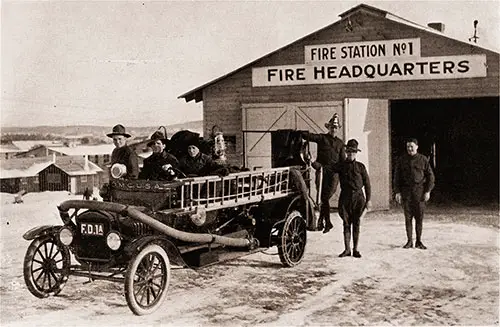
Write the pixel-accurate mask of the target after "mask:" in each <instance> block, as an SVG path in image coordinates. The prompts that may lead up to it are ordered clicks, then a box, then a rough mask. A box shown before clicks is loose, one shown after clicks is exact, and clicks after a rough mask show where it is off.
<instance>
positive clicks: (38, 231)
mask: <svg viewBox="0 0 500 327" xmlns="http://www.w3.org/2000/svg"><path fill="white" fill-rule="evenodd" d="M61 227H62V226H58V225H43V226H38V227H34V228H32V229H30V230H29V231H27V232H26V233H24V234H23V238H24V239H25V240H26V241H31V240H34V239H35V238H37V237H40V236H43V235H51V234H52V235H55V234H56V233H57V232H58V231H59V229H60V228H61Z"/></svg>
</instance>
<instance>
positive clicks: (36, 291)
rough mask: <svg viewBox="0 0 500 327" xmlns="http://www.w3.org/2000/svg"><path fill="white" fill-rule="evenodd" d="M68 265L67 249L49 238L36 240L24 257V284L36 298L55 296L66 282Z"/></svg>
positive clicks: (68, 255) (69, 260)
mask: <svg viewBox="0 0 500 327" xmlns="http://www.w3.org/2000/svg"><path fill="white" fill-rule="evenodd" d="M70 264H71V259H70V254H69V250H68V248H67V247H65V246H63V245H60V244H59V243H58V242H57V241H56V240H55V239H54V238H52V237H50V236H42V237H39V238H36V239H35V240H33V242H31V244H30V246H29V247H28V250H27V251H26V255H25V256H24V265H23V266H24V267H23V274H24V282H25V283H26V286H27V287H28V290H29V291H30V292H31V294H33V295H34V296H36V297H39V298H45V297H48V296H50V295H57V294H59V293H60V292H61V290H62V289H63V287H64V285H65V284H66V282H67V280H68V275H69V266H70Z"/></svg>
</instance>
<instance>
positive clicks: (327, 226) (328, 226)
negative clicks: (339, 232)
mask: <svg viewBox="0 0 500 327" xmlns="http://www.w3.org/2000/svg"><path fill="white" fill-rule="evenodd" d="M332 228H333V224H332V222H331V221H330V217H328V218H327V219H325V229H324V230H323V234H326V233H328V232H329V231H330V230H331V229H332Z"/></svg>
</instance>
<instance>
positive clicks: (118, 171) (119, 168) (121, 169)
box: [111, 163, 127, 178]
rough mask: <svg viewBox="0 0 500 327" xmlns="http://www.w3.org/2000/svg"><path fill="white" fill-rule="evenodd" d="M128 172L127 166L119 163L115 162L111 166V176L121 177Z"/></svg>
mask: <svg viewBox="0 0 500 327" xmlns="http://www.w3.org/2000/svg"><path fill="white" fill-rule="evenodd" d="M126 174H127V166H125V165H123V164H119V163H115V164H114V165H113V166H111V177H113V178H120V177H123V176H125V175H126Z"/></svg>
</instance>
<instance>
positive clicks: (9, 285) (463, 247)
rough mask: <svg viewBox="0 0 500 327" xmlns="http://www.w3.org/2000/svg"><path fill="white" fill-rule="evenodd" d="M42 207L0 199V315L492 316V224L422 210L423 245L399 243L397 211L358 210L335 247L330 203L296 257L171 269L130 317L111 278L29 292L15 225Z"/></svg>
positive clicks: (173, 320)
mask: <svg viewBox="0 0 500 327" xmlns="http://www.w3.org/2000/svg"><path fill="white" fill-rule="evenodd" d="M54 201H55V202H56V203H58V202H57V200H54ZM28 202H29V201H28ZM51 202H53V201H48V202H47V201H46V202H43V207H45V205H49V204H50V203H51ZM50 205H52V204H50ZM40 207H42V203H39V204H38V208H40ZM53 208H55V206H54V207H52V209H50V210H48V212H42V215H45V216H44V218H43V219H42V218H40V217H39V216H40V215H38V214H39V213H40V212H36V209H34V208H31V209H30V207H29V206H28V205H26V206H24V207H22V206H18V207H14V206H9V205H3V206H2V215H1V223H2V230H1V236H2V238H1V254H2V258H1V261H0V263H1V268H0V296H1V324H2V326H118V325H121V326H159V325H162V326H202V325H203V326H205V325H207V326H208V325H216V326H239V325H243V326H245V325H246V326H255V325H260V326H310V325H498V324H499V312H498V306H499V259H498V258H499V251H500V250H499V234H498V228H496V227H482V226H477V225H470V224H462V223H457V222H448V221H446V219H444V221H443V219H440V220H439V221H436V220H433V217H432V215H428V218H427V221H426V222H425V225H424V237H425V238H424V242H425V244H426V245H427V246H428V247H429V249H428V250H425V251H424V250H417V249H402V248H401V245H402V244H404V242H405V236H404V226H403V222H402V220H401V219H400V215H401V214H400V213H369V214H367V215H366V217H365V219H364V221H363V224H362V231H361V247H360V251H361V253H362V255H363V257H362V258H361V259H355V258H352V257H349V258H338V257H337V255H338V253H340V252H341V251H342V247H343V245H342V244H343V243H342V231H341V226H340V219H339V218H338V217H337V216H336V215H335V214H332V216H333V221H334V222H335V223H336V224H335V228H334V230H333V231H332V232H330V233H328V234H326V235H323V234H321V233H317V232H316V233H309V234H308V237H309V239H308V244H307V250H306V255H305V258H304V260H303V262H302V263H301V264H300V265H299V266H297V267H294V268H282V267H281V264H280V262H279V258H278V256H277V255H270V254H274V253H276V250H275V249H271V250H270V251H269V252H268V253H267V254H266V253H258V254H253V255H251V256H247V257H244V258H242V259H238V260H235V261H231V262H227V263H223V264H219V265H216V266H211V267H207V268H203V269H200V270H189V269H175V270H173V280H172V282H171V287H170V289H169V296H168V298H167V300H166V301H165V302H164V304H163V307H162V309H160V310H158V311H157V312H155V313H154V314H152V315H149V316H142V317H137V316H134V315H133V314H132V313H131V312H130V311H129V309H128V307H127V304H126V301H125V298H124V295H123V294H124V291H123V285H121V284H118V283H111V282H105V281H96V282H93V283H88V284H86V283H85V282H86V280H85V279H84V278H77V277H71V278H70V280H69V282H68V284H67V285H66V287H65V288H64V290H63V291H62V293H61V294H60V295H59V296H57V297H52V298H48V299H44V300H40V299H37V298H35V297H33V296H32V295H31V294H30V293H29V292H28V290H27V289H26V287H25V285H24V281H23V276H22V259H23V256H24V252H25V250H26V248H27V246H28V242H26V241H24V240H23V239H22V238H21V235H22V233H23V232H24V231H25V230H27V229H29V228H31V227H33V226H35V225H37V224H39V223H42V222H45V223H58V221H57V217H56V215H54V214H53V213H52V212H53V211H54V210H53ZM38 211H40V210H38ZM35 213H37V215H35V217H34V216H30V215H34V214H35ZM490 215H491V214H490ZM27 217H30V218H27ZM33 217H34V218H33ZM441 218H442V217H441ZM489 218H491V216H490V217H489ZM479 219H481V218H479ZM48 221H49V222H48ZM7 223H8V224H7Z"/></svg>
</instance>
